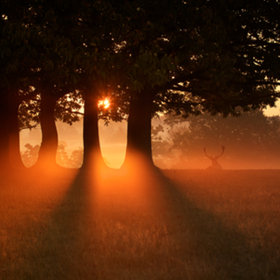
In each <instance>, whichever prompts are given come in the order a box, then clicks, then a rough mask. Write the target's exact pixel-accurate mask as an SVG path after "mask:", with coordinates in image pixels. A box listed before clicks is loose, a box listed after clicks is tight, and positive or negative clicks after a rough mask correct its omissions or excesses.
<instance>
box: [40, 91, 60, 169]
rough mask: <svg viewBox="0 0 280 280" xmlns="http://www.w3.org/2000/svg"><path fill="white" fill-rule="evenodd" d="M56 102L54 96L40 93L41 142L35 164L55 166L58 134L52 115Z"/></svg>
mask: <svg viewBox="0 0 280 280" xmlns="http://www.w3.org/2000/svg"><path fill="white" fill-rule="evenodd" d="M56 101H57V98H56V96H54V95H52V94H50V93H48V92H44V91H42V93H41V112H40V124H41V131H42V142H41V146H40V150H39V155H38V161H37V164H44V165H45V164H50V165H53V166H54V165H56V152H57V147H58V134H57V129H56V125H55V115H54V112H55V106H56Z"/></svg>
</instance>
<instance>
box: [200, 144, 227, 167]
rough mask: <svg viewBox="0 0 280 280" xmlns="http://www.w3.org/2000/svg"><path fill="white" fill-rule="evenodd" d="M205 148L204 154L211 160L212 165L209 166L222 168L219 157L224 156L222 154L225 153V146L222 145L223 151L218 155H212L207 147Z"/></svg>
mask: <svg viewBox="0 0 280 280" xmlns="http://www.w3.org/2000/svg"><path fill="white" fill-rule="evenodd" d="M203 150H204V154H205V156H206V157H207V158H208V159H210V160H211V165H210V166H209V167H208V169H222V166H221V165H220V164H219V163H218V159H219V158H220V157H222V155H223V154H224V152H225V147H224V146H222V151H221V153H220V154H218V155H216V156H212V155H209V154H208V153H207V151H206V148H204V149H203Z"/></svg>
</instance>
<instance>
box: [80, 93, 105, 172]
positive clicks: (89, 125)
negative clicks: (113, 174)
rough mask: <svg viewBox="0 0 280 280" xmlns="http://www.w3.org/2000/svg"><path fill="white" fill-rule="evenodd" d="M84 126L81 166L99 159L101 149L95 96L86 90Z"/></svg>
mask: <svg viewBox="0 0 280 280" xmlns="http://www.w3.org/2000/svg"><path fill="white" fill-rule="evenodd" d="M84 101H85V109H84V126H83V142H84V157H83V167H85V166H87V165H89V164H92V163H93V162H94V161H95V160H97V159H101V158H102V156H101V150H100V144H99V133H98V107H97V100H96V98H94V97H92V96H91V94H89V93H88V92H86V93H85V94H84Z"/></svg>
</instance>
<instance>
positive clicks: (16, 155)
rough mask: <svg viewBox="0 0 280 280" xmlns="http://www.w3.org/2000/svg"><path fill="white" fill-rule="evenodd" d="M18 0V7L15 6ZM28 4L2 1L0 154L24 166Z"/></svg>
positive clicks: (29, 50) (7, 162)
mask: <svg viewBox="0 0 280 280" xmlns="http://www.w3.org/2000/svg"><path fill="white" fill-rule="evenodd" d="M15 2H16V3H17V9H15V8H14V7H15ZM28 17H29V13H28V5H26V3H25V2H24V3H23V2H21V3H18V1H2V2H1V19H0V33H1V39H0V57H1V59H0V61H1V62H0V66H1V73H0V80H1V83H0V91H1V103H0V130H1V139H0V154H1V156H0V157H1V161H2V162H1V164H2V165H4V166H9V167H11V166H13V167H22V162H21V158H20V152H19V121H18V109H19V105H20V103H21V102H22V100H26V99H27V98H29V97H30V95H33V90H32V89H31V88H30V85H31V84H30V83H29V78H30V74H31V73H30V68H31V67H32V66H33V61H32V59H31V54H32V53H33V51H34V49H33V47H32V44H30V41H31V38H32V30H30V29H29V28H28V25H27V24H26V21H28Z"/></svg>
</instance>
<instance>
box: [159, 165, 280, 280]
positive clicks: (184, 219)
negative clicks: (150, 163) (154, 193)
mask: <svg viewBox="0 0 280 280" xmlns="http://www.w3.org/2000/svg"><path fill="white" fill-rule="evenodd" d="M155 176H157V178H158V182H159V185H160V188H161V193H162V195H163V197H164V201H165V203H166V204H165V207H166V220H167V221H169V222H167V223H169V225H170V228H172V229H173V232H170V233H169V234H170V235H173V236H174V238H176V241H177V244H178V247H179V249H178V251H180V252H178V253H177V254H178V256H179V257H181V258H182V261H184V260H185V261H186V262H185V263H186V266H185V269H186V271H188V270H190V269H193V270H196V271H193V272H192V273H189V272H188V273H186V275H190V279H270V280H271V279H280V270H279V268H278V267H277V264H276V263H274V264H271V263H270V262H269V261H268V259H267V257H266V256H265V255H264V254H263V252H261V251H260V250H258V249H257V248H252V247H250V246H249V244H248V243H247V242H246V239H245V236H243V235H242V234H241V233H240V232H238V231H237V230H235V229H229V228H227V227H225V226H224V225H223V223H222V222H221V221H220V220H219V218H218V217H216V216H215V215H213V214H212V213H210V212H207V211H206V210H203V209H200V208H198V207H197V206H196V205H195V204H194V203H193V202H192V201H191V200H190V199H188V197H187V196H186V194H184V193H183V192H182V191H180V186H179V185H177V184H176V183H175V182H173V181H171V180H170V179H168V178H167V177H166V176H165V175H164V174H163V173H162V172H160V171H159V170H155ZM190 243H191V244H190ZM191 258H194V259H196V261H194V262H192V261H190V259H191ZM190 266H192V267H190Z"/></svg>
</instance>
